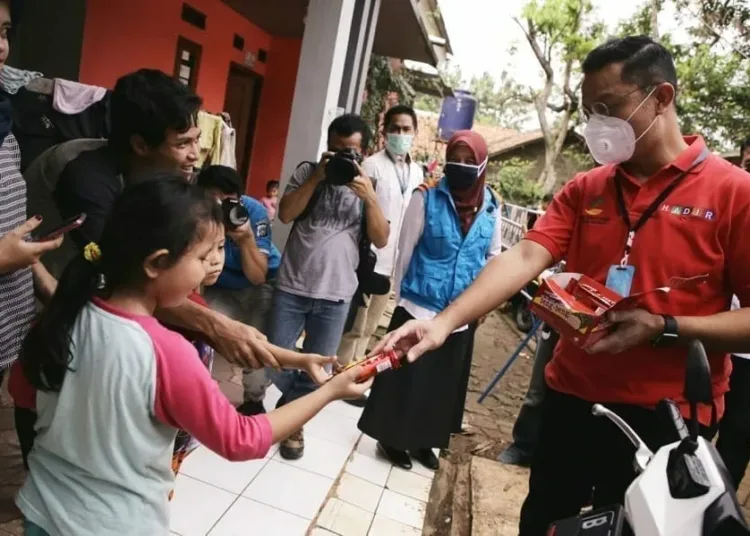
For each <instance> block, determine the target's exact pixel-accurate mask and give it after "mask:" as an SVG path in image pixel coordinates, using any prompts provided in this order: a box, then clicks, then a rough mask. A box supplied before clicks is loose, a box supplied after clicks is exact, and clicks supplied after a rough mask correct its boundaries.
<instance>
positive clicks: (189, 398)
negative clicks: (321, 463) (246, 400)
mask: <svg viewBox="0 0 750 536" xmlns="http://www.w3.org/2000/svg"><path fill="white" fill-rule="evenodd" d="M71 335H72V344H73V348H74V352H73V360H72V362H71V365H70V368H71V370H70V371H68V372H67V374H66V375H65V380H64V382H63V385H62V389H61V390H60V392H59V393H46V392H42V391H39V392H38V393H37V399H36V406H37V411H38V413H39V419H38V421H37V437H36V440H35V443H34V448H33V450H32V452H31V454H30V456H29V469H30V472H29V475H28V478H27V479H26V483H25V484H24V486H23V488H22V489H21V491H20V492H19V494H18V498H17V504H18V506H19V508H20V509H21V511H22V512H23V514H24V516H26V518H27V519H28V520H29V521H31V522H32V523H35V524H36V525H39V526H40V527H41V528H42V529H44V530H45V531H46V532H48V533H49V534H53V535H54V534H71V535H72V534H75V535H76V536H89V535H91V536H94V535H96V536H109V535H112V536H114V535H117V536H122V535H138V536H142V535H146V534H148V535H149V536H151V535H159V536H160V535H166V534H169V501H168V495H169V492H170V490H171V489H172V488H173V486H174V473H173V472H172V467H171V461H172V448H173V444H174V439H175V434H176V431H177V428H182V429H184V430H187V431H188V432H189V433H190V434H191V435H193V436H194V437H195V438H196V439H197V440H198V441H199V442H201V443H202V444H203V445H205V446H206V447H208V448H209V449H211V450H212V451H214V452H216V453H217V454H219V455H221V456H223V457H225V458H227V459H229V460H248V459H254V458H262V457H263V456H265V454H266V453H267V452H268V449H269V448H270V446H271V441H272V433H271V425H270V423H269V421H268V418H267V417H266V416H265V415H259V416H255V417H245V416H242V415H240V414H239V413H237V411H236V410H235V408H234V407H233V406H232V405H231V404H230V403H229V401H228V400H227V399H226V397H225V396H224V395H223V394H222V393H221V391H219V388H218V386H217V384H216V383H215V382H214V381H213V380H212V379H211V376H210V374H209V372H208V371H207V370H206V368H205V367H204V366H203V364H202V363H201V361H200V360H199V359H198V357H197V355H196V350H195V348H194V347H193V345H191V344H190V343H189V342H187V341H186V340H185V339H184V338H183V337H182V336H181V335H178V334H177V333H174V332H172V331H169V330H168V329H166V328H165V327H163V326H162V325H161V324H159V322H158V321H157V320H156V319H155V318H153V317H150V316H134V315H129V314H126V313H123V312H121V311H117V310H115V309H113V308H112V307H111V306H109V305H107V304H106V303H104V302H102V301H100V300H95V301H94V302H93V303H89V304H88V305H86V306H85V307H84V308H83V310H82V311H81V313H80V315H79V316H78V319H77V320H76V323H75V326H74V328H73V331H72V334H71Z"/></svg>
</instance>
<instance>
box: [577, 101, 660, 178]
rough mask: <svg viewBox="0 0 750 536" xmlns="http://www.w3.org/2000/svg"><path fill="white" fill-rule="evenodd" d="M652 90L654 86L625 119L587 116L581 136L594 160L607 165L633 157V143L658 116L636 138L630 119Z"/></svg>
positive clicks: (649, 127) (636, 141) (598, 115)
mask: <svg viewBox="0 0 750 536" xmlns="http://www.w3.org/2000/svg"><path fill="white" fill-rule="evenodd" d="M654 91H656V87H655V88H654V89H652V90H651V92H650V93H649V94H648V95H646V98H645V99H643V100H642V101H641V103H640V104H639V105H638V107H637V108H636V109H635V110H633V113H631V114H630V115H629V116H628V118H627V119H620V118H619V117H609V116H606V115H600V114H594V115H592V116H591V117H590V118H589V120H588V122H587V123H586V128H585V129H584V130H583V137H584V139H585V140H586V145H587V146H588V148H589V151H590V152H591V156H593V157H594V160H596V161H597V162H599V163H600V164H602V165H607V164H620V163H622V162H626V161H628V160H630V159H631V158H632V157H633V154H634V153H635V144H636V143H638V140H640V139H641V138H642V137H643V136H645V135H646V133H647V132H648V131H649V130H651V127H652V126H654V123H656V120H657V119H658V116H657V117H655V118H654V120H653V121H651V124H650V125H649V126H648V128H647V129H646V130H644V131H643V134H641V135H640V136H638V137H637V138H636V136H635V131H634V130H633V127H632V126H631V125H630V119H631V118H632V117H633V115H635V113H636V112H637V111H638V110H640V109H641V106H643V104H644V103H645V102H646V101H647V100H648V99H649V98H650V97H651V95H653V93H654Z"/></svg>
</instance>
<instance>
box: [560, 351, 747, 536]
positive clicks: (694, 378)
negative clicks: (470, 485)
mask: <svg viewBox="0 0 750 536" xmlns="http://www.w3.org/2000/svg"><path fill="white" fill-rule="evenodd" d="M683 395H684V397H685V400H686V401H687V402H688V403H689V404H690V420H689V421H690V427H689V428H688V426H687V425H686V424H685V421H684V420H683V418H682V415H681V414H680V411H679V408H678V407H677V404H675V403H674V402H673V401H671V400H662V401H661V402H660V403H659V405H658V406H657V409H656V411H657V412H658V413H659V416H660V417H661V418H662V419H663V420H664V422H665V423H667V427H666V428H665V429H667V430H669V431H670V432H671V434H670V435H671V436H672V437H675V438H677V440H676V441H674V442H672V443H670V444H668V445H665V446H663V447H661V448H660V449H659V450H657V451H656V453H653V452H651V450H650V449H649V448H648V446H646V444H645V443H644V442H643V440H642V439H641V438H640V437H639V436H638V434H636V433H635V431H634V430H633V429H632V428H631V427H630V426H629V425H628V423H626V422H625V421H624V420H623V419H622V418H621V417H620V416H618V415H617V414H615V413H613V412H612V411H610V410H608V409H607V408H606V407H604V406H602V405H601V404H594V406H593V408H592V412H593V414H594V415H596V416H600V417H605V418H607V419H609V420H610V421H612V422H613V423H614V424H615V425H616V426H617V427H618V428H619V429H620V430H621V431H622V433H623V434H625V436H626V437H627V438H628V439H629V440H630V442H631V443H632V444H633V446H634V447H635V449H636V452H635V459H634V465H635V469H636V472H637V473H638V476H637V477H636V479H635V480H634V481H633V483H632V484H631V485H630V486H629V487H628V489H627V491H626V492H625V503H624V507H623V505H614V506H611V507H608V508H602V509H599V510H596V511H592V512H587V513H585V514H581V515H579V516H576V517H574V518H569V519H565V520H562V521H557V522H555V523H552V525H550V528H549V531H548V535H550V536H620V535H631V534H632V535H634V536H743V535H750V527H748V523H747V520H746V519H745V517H744V516H743V514H742V510H741V509H740V506H739V503H738V502H737V495H736V493H735V491H734V486H733V485H732V481H731V479H730V477H729V473H728V472H727V469H726V467H725V466H724V462H723V461H722V459H721V457H720V456H719V453H718V452H717V451H716V448H715V447H714V446H713V444H712V443H711V442H710V441H708V440H706V439H705V438H703V437H701V436H700V435H699V433H698V431H699V424H698V417H697V407H698V405H699V404H708V405H711V404H713V394H712V390H711V370H710V367H709V364H708V358H707V356H706V351H705V349H704V348H703V345H702V344H701V343H700V342H699V341H692V342H691V343H690V347H689V350H688V358H687V370H686V373H685V388H684V392H683Z"/></svg>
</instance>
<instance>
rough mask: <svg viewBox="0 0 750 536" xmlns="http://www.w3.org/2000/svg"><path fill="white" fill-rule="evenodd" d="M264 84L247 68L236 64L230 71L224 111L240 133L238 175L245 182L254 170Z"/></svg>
mask: <svg viewBox="0 0 750 536" xmlns="http://www.w3.org/2000/svg"><path fill="white" fill-rule="evenodd" d="M262 83H263V78H261V77H260V76H259V75H257V74H255V73H253V72H252V71H250V70H248V69H245V68H244V67H241V66H239V65H235V64H232V65H231V66H230V68H229V77H228V79H227V93H226V97H225V98H224V111H225V112H227V113H228V114H229V116H230V117H231V118H232V126H233V127H234V128H235V130H236V142H237V145H236V152H237V171H238V172H239V174H240V176H241V177H243V179H245V180H247V179H246V178H247V172H248V170H249V169H250V156H251V151H252V148H253V135H254V134H255V121H256V119H257V117H258V102H259V100H260V91H261V86H262Z"/></svg>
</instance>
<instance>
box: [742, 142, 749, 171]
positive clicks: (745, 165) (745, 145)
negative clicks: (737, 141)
mask: <svg viewBox="0 0 750 536" xmlns="http://www.w3.org/2000/svg"><path fill="white" fill-rule="evenodd" d="M740 167H741V168H742V169H744V170H745V171H750V138H747V139H746V140H745V141H743V142H742V144H741V145H740Z"/></svg>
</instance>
